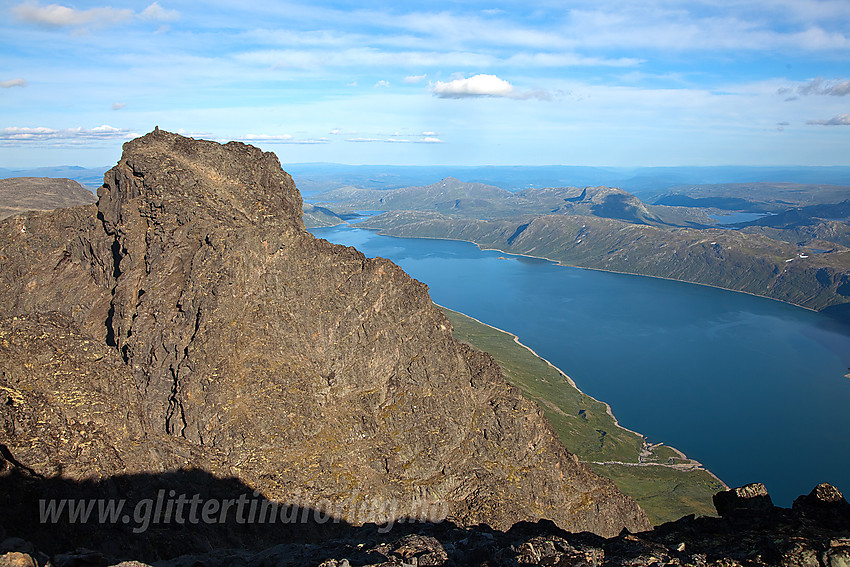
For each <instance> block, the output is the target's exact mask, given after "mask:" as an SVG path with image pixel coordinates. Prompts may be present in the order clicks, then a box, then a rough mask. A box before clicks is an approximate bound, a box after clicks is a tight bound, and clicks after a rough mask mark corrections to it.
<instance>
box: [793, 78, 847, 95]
mask: <svg viewBox="0 0 850 567" xmlns="http://www.w3.org/2000/svg"><path fill="white" fill-rule="evenodd" d="M796 92H797V93H798V94H800V95H803V96H805V95H813V94H814V95H832V96H847V95H850V81H838V80H834V81H827V80H824V79H823V77H817V78H816V79H812V80H811V81H810V82H808V83H806V84H805V85H800V86H798V87H797V89H796Z"/></svg>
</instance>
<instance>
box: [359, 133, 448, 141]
mask: <svg viewBox="0 0 850 567" xmlns="http://www.w3.org/2000/svg"><path fill="white" fill-rule="evenodd" d="M400 136H401V134H399V133H397V132H396V133H395V134H390V135H389V136H386V137H383V138H348V139H346V140H345V141H346V142H359V143H381V144H440V143H442V142H443V141H442V140H441V139H439V138H436V137H434V136H425V135H424V134H423V137H421V138H419V137H416V138H409V137H408V138H401V137H400Z"/></svg>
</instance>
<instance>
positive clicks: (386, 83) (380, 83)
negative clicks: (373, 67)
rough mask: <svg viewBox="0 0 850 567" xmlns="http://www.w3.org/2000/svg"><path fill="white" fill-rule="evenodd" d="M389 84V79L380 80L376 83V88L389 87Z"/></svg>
mask: <svg viewBox="0 0 850 567" xmlns="http://www.w3.org/2000/svg"><path fill="white" fill-rule="evenodd" d="M388 86H390V82H389V81H378V82H377V83H375V88H376V89H378V88H384V87H388Z"/></svg>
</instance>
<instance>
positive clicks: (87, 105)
mask: <svg viewBox="0 0 850 567" xmlns="http://www.w3.org/2000/svg"><path fill="white" fill-rule="evenodd" d="M155 125H159V127H160V128H164V129H167V130H171V131H179V132H182V133H185V134H186V135H191V136H196V137H206V138H211V139H216V140H221V141H225V140H234V139H235V140H242V141H246V142H250V143H253V144H255V145H258V146H260V147H262V148H263V149H266V150H271V151H274V152H275V153H277V155H278V157H279V158H280V160H281V161H282V162H284V163H295V162H317V161H324V162H336V163H349V164H363V163H367V164H368V163H371V164H410V165H429V164H462V165H480V164H494V165H508V164H518V165H546V164H565V165H611V166H633V165H637V166H652V165H732V164H741V165H850V2H847V0H823V1H815V0H770V1H767V0H765V1H744V0H706V1H699V0H697V1H693V0H657V1H646V2H628V1H616V2H614V1H611V0H593V1H587V2H584V1H576V2H561V1H542V2H527V1H524V2H512V1H498V0H497V1H490V2H476V1H470V2H440V1H432V2H421V3H420V2H415V1H414V2H408V3H401V2H368V3H364V2H311V3H304V2H302V3H283V2H274V3H253V2H241V3H239V2H233V1H232V0H229V1H227V2H224V1H221V2H219V1H208V2H195V1H192V2H188V1H181V0H157V1H156V2H149V1H142V2H122V1H110V0H104V1H101V2H97V1H95V2H83V1H80V2H74V3H61V4H48V3H44V2H38V1H25V2H20V1H12V2H7V1H2V0H0V167H9V168H15V167H31V166H36V165H58V164H73V165H83V166H99V165H109V164H111V163H114V162H115V161H117V159H118V157H119V156H120V146H121V143H122V142H123V141H125V140H128V139H130V138H132V137H135V136H136V135H140V134H143V133H145V132H148V131H150V130H152V129H153V127H154V126H155Z"/></svg>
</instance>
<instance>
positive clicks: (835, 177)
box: [0, 163, 850, 197]
mask: <svg viewBox="0 0 850 567" xmlns="http://www.w3.org/2000/svg"><path fill="white" fill-rule="evenodd" d="M109 167H110V166H102V167H89V168H84V167H79V166H53V167H40V168H28V169H18V168H0V178H5V177H66V178H68V179H74V180H75V181H79V182H80V183H82V184H83V185H86V186H89V187H99V186H100V184H101V183H102V182H103V174H104V173H105V172H106V170H108V169H109ZM284 168H285V169H286V171H287V172H288V173H289V174H290V175H292V177H293V178H294V179H295V182H296V183H297V184H298V187H299V188H300V189H301V193H302V194H304V195H305V196H306V197H309V196H311V195H312V194H314V193H317V192H320V191H327V190H330V189H338V188H340V187H345V186H355V187H360V188H372V189H398V188H402V187H409V186H414V185H427V184H429V183H432V182H433V181H434V180H435V179H443V178H445V177H457V178H458V179H462V180H464V181H467V182H473V183H483V184H486V185H495V186H498V187H501V188H502V189H506V190H509V191H517V190H521V189H528V188H531V187H537V188H542V187H567V186H575V187H584V186H591V185H596V186H598V185H607V186H610V187H619V188H620V189H623V190H625V191H629V192H630V193H634V194H637V195H639V196H642V197H643V196H644V195H646V194H652V193H658V192H661V191H666V190H668V189H672V188H674V187H678V186H683V185H705V184H722V183H756V182H770V183H804V184H830V185H850V167H848V166H831V167H806V166H700V167H689V166H680V167H589V166H575V165H545V166H543V165H541V166H519V165H518V166H506V165H503V166H454V165H443V166H438V165H435V166H431V165H429V166H409V165H345V164H335V163H291V164H285V165H284Z"/></svg>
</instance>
